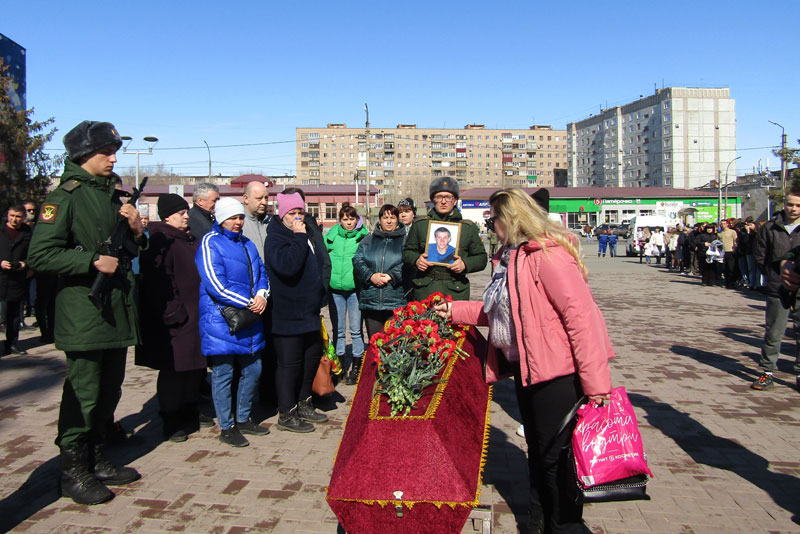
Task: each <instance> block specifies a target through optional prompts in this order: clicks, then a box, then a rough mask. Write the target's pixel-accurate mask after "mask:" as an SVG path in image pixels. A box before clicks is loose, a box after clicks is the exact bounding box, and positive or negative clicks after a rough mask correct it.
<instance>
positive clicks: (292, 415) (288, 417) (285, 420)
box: [276, 406, 314, 433]
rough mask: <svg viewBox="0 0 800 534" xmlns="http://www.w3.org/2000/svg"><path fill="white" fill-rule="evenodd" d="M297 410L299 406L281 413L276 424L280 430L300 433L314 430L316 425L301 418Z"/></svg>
mask: <svg viewBox="0 0 800 534" xmlns="http://www.w3.org/2000/svg"><path fill="white" fill-rule="evenodd" d="M297 412H298V409H297V406H295V407H294V408H292V409H291V410H289V411H288V412H286V413H279V414H278V424H277V425H276V426H277V427H278V430H288V431H289V432H300V433H306V432H313V431H314V425H312V424H311V423H307V422H306V421H303V420H302V419H300V416H299V415H298V413H297Z"/></svg>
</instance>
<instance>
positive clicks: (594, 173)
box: [567, 87, 736, 189]
mask: <svg viewBox="0 0 800 534" xmlns="http://www.w3.org/2000/svg"><path fill="white" fill-rule="evenodd" d="M567 131H568V134H569V135H568V145H569V171H568V172H569V177H568V183H569V185H570V186H571V187H582V186H598V187H650V186H654V187H673V188H680V189H693V188H696V187H700V186H703V185H706V184H708V183H709V182H711V181H712V180H724V179H725V176H724V173H725V172H726V171H728V170H729V163H730V162H731V161H733V160H734V158H736V109H735V101H734V100H733V99H732V98H730V91H729V89H727V88H712V89H703V88H692V87H668V88H665V89H658V90H657V91H656V93H655V94H654V95H651V96H648V97H646V98H642V99H640V100H637V101H635V102H631V103H630V104H626V105H624V106H617V107H613V108H610V109H605V110H603V111H602V113H601V114H600V115H597V116H594V117H589V118H588V119H584V120H582V121H580V122H572V123H569V124H568V125H567ZM735 174H736V170H735V166H734V167H733V174H732V175H731V176H730V178H729V179H731V180H732V179H734V177H735Z"/></svg>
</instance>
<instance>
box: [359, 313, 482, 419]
mask: <svg viewBox="0 0 800 534" xmlns="http://www.w3.org/2000/svg"><path fill="white" fill-rule="evenodd" d="M468 328H469V327H468V326H467V327H464V332H466V330H467V329H468ZM465 339H466V334H464V335H463V336H461V337H460V338H459V339H458V341H456V347H457V348H458V350H461V347H462V346H463V345H464V340H465ZM460 357H461V356H460V355H458V354H454V355H453V356H451V357H450V358H449V359H448V362H447V365H445V368H444V372H443V373H442V377H441V378H440V379H439V383H438V384H436V390H435V391H434V392H433V397H432V398H431V402H430V403H428V408H427V409H426V410H425V413H424V414H422V415H378V412H379V411H380V407H381V394H380V393H375V394H374V395H373V396H372V401H371V402H370V404H369V418H370V419H371V420H372V421H414V420H416V421H425V420H427V419H433V418H434V417H435V416H436V410H437V409H438V408H439V403H440V402H442V395H443V394H444V390H445V388H446V387H447V382H448V381H449V380H450V375H451V374H453V368H454V367H455V365H456V360H458V359H459V358H460ZM362 367H363V366H362ZM359 378H360V375H359ZM376 382H377V378H376Z"/></svg>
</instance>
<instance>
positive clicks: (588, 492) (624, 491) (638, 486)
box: [547, 395, 650, 503]
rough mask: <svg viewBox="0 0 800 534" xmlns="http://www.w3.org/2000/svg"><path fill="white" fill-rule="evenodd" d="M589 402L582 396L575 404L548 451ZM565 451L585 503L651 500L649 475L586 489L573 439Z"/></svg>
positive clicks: (622, 479)
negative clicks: (576, 462)
mask: <svg viewBox="0 0 800 534" xmlns="http://www.w3.org/2000/svg"><path fill="white" fill-rule="evenodd" d="M588 400H589V399H588V397H586V395H584V396H582V397H581V398H580V399H578V402H576V403H575V406H573V407H572V409H571V410H570V411H569V413H568V414H567V415H566V416H564V419H563V420H562V421H561V426H559V428H558V432H556V434H555V436H554V437H553V439H552V440H550V444H549V445H548V447H547V448H548V449H549V448H550V447H552V446H553V443H555V441H556V438H558V436H560V435H561V433H562V432H564V430H565V429H566V428H567V426H568V425H569V424H570V422H571V421H572V420H573V419H575V416H576V415H577V413H578V410H579V409H580V407H581V406H582V405H584V404H585V403H586V402H588ZM564 449H565V452H566V454H567V461H568V462H569V463H570V465H572V472H573V474H574V476H575V485H576V486H577V487H578V491H579V492H580V493H581V495H582V500H583V502H584V503H592V502H614V501H649V500H650V496H649V495H647V483H648V482H649V481H650V477H648V476H647V475H635V476H632V477H626V478H621V479H619V480H614V481H613V482H608V483H606V484H598V485H596V486H591V487H588V488H586V487H584V486H583V485H582V484H581V483H580V481H579V480H578V470H577V468H576V467H575V455H574V454H573V451H572V440H571V439H570V440H569V442H568V443H567V445H566V446H565V447H564Z"/></svg>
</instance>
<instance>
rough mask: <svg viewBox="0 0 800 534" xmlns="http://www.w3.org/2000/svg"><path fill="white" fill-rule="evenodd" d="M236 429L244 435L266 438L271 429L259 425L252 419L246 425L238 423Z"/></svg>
mask: <svg viewBox="0 0 800 534" xmlns="http://www.w3.org/2000/svg"><path fill="white" fill-rule="evenodd" d="M236 428H238V429H239V432H241V433H242V434H250V435H251V436H266V435H267V434H269V428H266V427H263V426H259V425H257V424H256V422H255V421H253V419H252V418H250V419H248V420H247V421H245V422H244V423H238V422H237V423H236Z"/></svg>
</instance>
